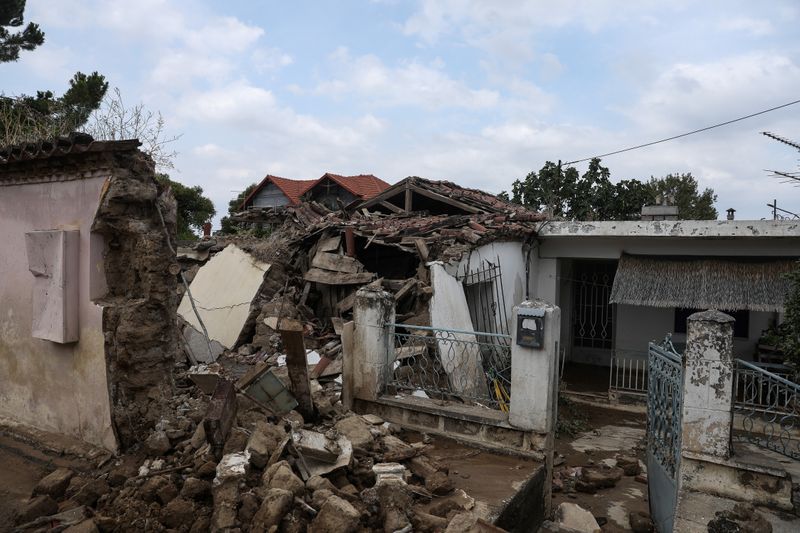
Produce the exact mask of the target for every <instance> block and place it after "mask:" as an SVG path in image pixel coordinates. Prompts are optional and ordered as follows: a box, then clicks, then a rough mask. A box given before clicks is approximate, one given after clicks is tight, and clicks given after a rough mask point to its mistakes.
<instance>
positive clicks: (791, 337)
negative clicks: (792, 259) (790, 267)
mask: <svg viewBox="0 0 800 533" xmlns="http://www.w3.org/2000/svg"><path fill="white" fill-rule="evenodd" d="M788 277H789V280H790V281H791V288H790V289H789V294H788V295H787V297H786V313H785V315H784V318H783V323H782V324H781V325H780V326H779V327H778V347H779V348H780V349H781V351H782V352H783V355H784V357H785V358H786V359H787V360H788V361H791V362H792V363H794V364H795V365H796V366H800V263H798V265H797V267H796V268H795V269H794V272H792V273H790V274H789V275H788Z"/></svg>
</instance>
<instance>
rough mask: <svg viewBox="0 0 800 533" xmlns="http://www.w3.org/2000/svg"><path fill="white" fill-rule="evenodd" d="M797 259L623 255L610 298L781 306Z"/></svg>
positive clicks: (724, 306) (701, 305) (702, 305)
mask: <svg viewBox="0 0 800 533" xmlns="http://www.w3.org/2000/svg"><path fill="white" fill-rule="evenodd" d="M797 265H798V263H797V259H795V258H764V257H758V258H746V257H737V258H711V259H709V258H699V257H683V256H681V257H664V256H642V255H623V256H622V257H621V258H620V260H619V265H618V266H617V273H616V276H615V277H614V286H613V287H612V289H611V303H618V304H628V305H644V306H649V307H684V308H690V309H721V310H728V311H732V310H736V309H748V310H750V311H780V312H782V311H783V310H784V299H785V298H786V295H787V293H788V291H789V285H790V284H789V282H788V280H787V279H786V276H785V274H786V273H788V272H790V271H792V270H793V269H794V268H797Z"/></svg>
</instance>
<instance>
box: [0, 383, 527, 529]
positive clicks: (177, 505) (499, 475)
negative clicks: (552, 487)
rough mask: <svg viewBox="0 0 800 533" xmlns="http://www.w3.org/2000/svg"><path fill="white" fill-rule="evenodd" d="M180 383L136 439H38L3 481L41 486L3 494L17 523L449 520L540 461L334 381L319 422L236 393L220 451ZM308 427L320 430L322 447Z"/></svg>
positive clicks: (282, 524)
mask: <svg viewBox="0 0 800 533" xmlns="http://www.w3.org/2000/svg"><path fill="white" fill-rule="evenodd" d="M176 386H177V390H178V393H177V394H176V395H175V396H174V398H173V400H172V403H171V405H172V409H173V415H172V416H171V417H169V418H168V419H164V420H163V421H162V422H161V423H160V424H159V425H158V427H157V429H156V430H155V431H153V433H152V434H151V435H150V436H149V437H148V439H147V440H146V441H145V442H144V443H142V444H141V445H139V446H135V447H134V448H132V449H131V450H130V451H129V452H127V453H124V454H122V455H120V456H117V457H114V456H112V455H110V454H107V453H99V454H97V452H95V454H97V455H95V456H94V457H91V458H90V457H89V456H87V455H81V456H79V457H77V456H73V457H72V463H70V461H69V460H65V459H58V458H54V459H55V462H54V463H51V462H50V461H51V459H48V458H49V456H47V455H46V454H43V453H41V452H37V454H36V455H37V458H36V462H37V463H40V466H39V468H38V469H37V470H35V471H33V472H32V471H30V470H25V472H26V475H27V476H28V477H27V478H26V479H25V480H20V479H18V478H17V477H15V476H9V477H7V478H5V477H4V481H3V485H4V489H5V490H9V489H11V488H12V487H11V486H8V487H5V485H6V484H7V483H8V484H9V485H13V487H19V490H23V491H24V489H25V488H26V487H27V488H29V489H31V488H32V495H33V498H32V499H31V500H29V501H27V502H25V501H24V500H25V496H26V495H23V494H20V493H19V492H17V493H16V494H7V496H8V497H9V498H10V499H11V500H12V501H16V503H15V505H18V506H19V507H18V508H17V509H16V529H15V530H19V531H35V530H39V529H41V527H42V526H44V525H45V524H47V525H48V526H49V527H54V526H58V525H59V524H60V525H61V526H62V527H67V526H75V525H76V524H80V527H81V528H85V529H81V531H84V530H85V531H91V530H94V529H93V528H95V527H96V528H98V529H99V530H100V531H142V530H146V531H166V530H179V531H208V530H225V529H230V528H237V527H238V528H241V530H242V531H269V530H270V528H271V527H273V526H279V528H280V530H281V531H305V530H306V529H308V530H309V531H330V532H339V531H360V530H364V529H370V530H384V531H398V530H405V531H411V530H412V529H413V530H414V531H443V530H446V529H447V527H448V526H447V525H448V523H450V522H451V521H453V520H457V522H458V523H459V524H462V525H463V524H474V523H483V522H481V521H486V523H488V521H490V520H492V519H493V518H494V517H496V515H497V513H498V512H499V510H501V509H502V507H503V505H504V504H505V502H506V501H507V500H508V499H510V497H511V496H513V494H514V493H515V491H516V489H517V488H518V487H519V484H521V483H522V482H523V481H525V479H526V478H527V476H528V475H530V473H531V470H532V468H533V467H535V466H536V464H535V463H532V462H530V461H528V460H525V459H519V458H513V457H507V456H500V455H496V454H492V453H490V452H485V451H482V450H475V449H473V448H467V447H463V446H460V445H457V444H456V443H453V442H447V441H446V440H442V439H440V438H431V437H429V436H427V435H419V434H409V433H407V432H404V431H402V429H401V428H399V427H398V426H395V425H393V424H389V423H386V422H384V421H382V420H381V419H379V418H378V417H375V416H364V417H362V416H358V415H355V414H353V413H348V412H345V411H344V410H343V409H342V408H341V404H340V403H339V402H338V390H337V389H338V387H335V386H334V387H329V388H328V389H322V390H320V391H318V393H317V394H316V396H315V398H318V399H319V400H318V403H320V404H324V405H327V406H328V407H329V409H330V410H329V411H328V415H327V416H325V417H324V418H323V419H322V420H321V421H320V422H318V423H316V424H305V423H304V421H303V418H302V417H301V416H300V415H299V414H298V413H297V412H295V411H291V412H289V413H287V415H286V416H284V417H280V418H277V417H275V416H273V415H271V413H269V412H266V411H265V410H264V409H262V408H261V407H259V406H258V405H257V404H256V403H254V402H252V401H250V400H248V399H247V398H246V397H245V396H243V395H241V394H240V395H238V396H237V397H236V416H235V420H234V421H233V423H232V425H231V427H230V430H229V435H228V437H227V439H226V440H225V442H224V446H223V448H222V449H221V450H220V451H219V452H218V453H217V454H215V453H214V451H213V449H212V446H211V444H210V443H209V442H208V438H207V436H206V435H205V434H204V426H203V424H202V422H203V418H204V415H205V413H206V410H207V408H208V403H209V400H208V398H207V397H206V396H205V395H204V394H203V393H202V391H200V390H199V388H198V387H197V386H195V385H194V384H193V383H192V382H191V381H190V380H189V379H188V378H186V377H185V371H183V372H179V373H178V374H177V382H176ZM299 435H319V437H320V442H321V443H323V447H321V448H315V444H314V442H313V441H307V440H306V439H303V438H299ZM334 441H335V442H343V443H344V444H345V446H343V447H342V448H346V453H347V454H348V455H350V454H352V457H348V459H349V460H348V461H347V462H346V463H345V466H343V467H341V468H333V467H334V466H335V465H334V464H333V462H334V461H335V459H336V457H338V455H337V454H341V453H342V452H343V451H344V450H342V448H339V447H335V446H333V445H332V443H333V442H334ZM11 442H13V441H11ZM6 450H9V451H6V452H4V455H5V456H7V457H9V458H14V461H18V462H22V461H23V459H21V458H19V457H18V456H16V454H14V453H13V452H12V451H11V450H10V449H9V448H7V447H6ZM326 453H327V454H329V456H328V455H326ZM90 455H91V454H90ZM38 456H41V457H38ZM43 458H44V459H43ZM32 459H33V458H32ZM32 459H29V461H28V464H32V462H33V461H32ZM33 464H35V463H33ZM56 465H63V466H59V468H56V469H55V470H53V467H54V466H56ZM71 465H74V466H72V467H70V466H71ZM51 470H52V471H51ZM19 471H20V472H21V471H22V469H20V470H19ZM36 472H40V473H42V474H44V473H48V475H47V476H45V477H43V478H42V479H40V480H39V479H34V478H35V473H36ZM315 472H319V473H315ZM26 480H27V481H26ZM6 512H8V511H6ZM43 517H47V518H43ZM460 527H461V526H459V528H460ZM476 527H480V526H476ZM487 527H488V526H487ZM458 530H461V529H458ZM76 531H77V530H76ZM448 531H449V530H448Z"/></svg>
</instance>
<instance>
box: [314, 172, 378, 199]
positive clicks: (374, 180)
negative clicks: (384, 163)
mask: <svg viewBox="0 0 800 533" xmlns="http://www.w3.org/2000/svg"><path fill="white" fill-rule="evenodd" d="M325 178H330V179H331V180H333V181H335V182H336V183H338V184H339V185H341V186H342V187H343V188H345V189H347V190H348V191H350V192H351V193H353V195H354V196H358V197H359V198H361V199H363V200H368V199H370V198H372V197H373V196H375V195H376V194H379V193H381V192H383V191H385V190H386V189H388V188H389V187H390V185H389V184H388V183H386V182H385V181H383V180H382V179H380V178H378V177H376V176H373V175H372V174H359V175H357V176H340V175H339V174H331V173H330V172H326V173H325V174H324V175H323V176H322V177H321V178H320V179H319V180H317V181H322V180H323V179H325ZM312 187H313V185H312V186H311V187H309V189H310V188H312Z"/></svg>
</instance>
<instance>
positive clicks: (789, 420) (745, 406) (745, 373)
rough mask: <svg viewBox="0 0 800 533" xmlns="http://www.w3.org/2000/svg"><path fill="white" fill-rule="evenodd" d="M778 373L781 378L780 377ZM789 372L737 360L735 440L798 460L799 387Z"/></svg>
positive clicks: (799, 452)
mask: <svg viewBox="0 0 800 533" xmlns="http://www.w3.org/2000/svg"><path fill="white" fill-rule="evenodd" d="M779 373H780V374H779ZM790 376H791V370H790V369H789V368H788V367H784V366H783V365H766V364H763V363H749V362H747V361H742V360H741V359H737V360H736V373H735V376H734V381H733V398H734V415H738V416H734V427H733V435H734V438H735V439H736V440H738V441H741V442H750V443H752V444H756V445H757V446H761V447H762V448H767V449H769V450H773V451H776V452H778V453H781V454H783V455H786V456H788V457H792V458H793V459H800V406H798V401H800V385H798V384H797V383H794V382H792V381H790V380H789V379H787V377H790Z"/></svg>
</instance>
